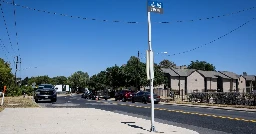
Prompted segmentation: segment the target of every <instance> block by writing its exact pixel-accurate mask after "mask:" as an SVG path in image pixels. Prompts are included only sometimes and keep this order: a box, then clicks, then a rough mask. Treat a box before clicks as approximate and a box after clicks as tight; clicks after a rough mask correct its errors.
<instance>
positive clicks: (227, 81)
mask: <svg viewBox="0 0 256 134" xmlns="http://www.w3.org/2000/svg"><path fill="white" fill-rule="evenodd" d="M223 92H230V79H225V78H223Z"/></svg>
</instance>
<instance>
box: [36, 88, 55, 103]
mask: <svg viewBox="0 0 256 134" xmlns="http://www.w3.org/2000/svg"><path fill="white" fill-rule="evenodd" d="M34 99H35V102H38V100H46V99H50V100H51V101H52V102H56V101H57V93H56V90H55V89H54V86H53V85H51V84H41V85H39V86H38V89H36V90H35V93H34Z"/></svg>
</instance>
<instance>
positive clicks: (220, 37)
mask: <svg viewBox="0 0 256 134" xmlns="http://www.w3.org/2000/svg"><path fill="white" fill-rule="evenodd" d="M254 19H255V18H252V19H251V20H249V21H246V22H245V23H243V24H242V25H240V26H238V27H237V28H235V29H233V30H231V31H229V32H228V33H226V34H224V35H222V36H219V37H218V38H216V39H214V40H212V41H210V42H208V43H205V44H203V45H201V46H198V47H195V48H193V49H190V50H187V51H183V52H179V53H174V54H171V55H168V56H175V55H180V54H184V53H188V52H191V51H195V50H197V49H199V48H202V47H204V46H207V45H210V44H212V43H214V42H216V41H217V40H220V39H222V38H224V37H226V36H228V35H230V34H231V33H233V32H235V31H237V30H238V29H240V28H241V27H243V26H245V25H246V24H248V23H250V22H251V21H253V20H254Z"/></svg>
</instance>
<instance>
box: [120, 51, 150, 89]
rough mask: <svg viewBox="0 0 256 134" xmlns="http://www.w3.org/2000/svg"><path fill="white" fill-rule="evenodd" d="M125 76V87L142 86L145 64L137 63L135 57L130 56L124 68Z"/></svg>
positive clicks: (137, 60)
mask: <svg viewBox="0 0 256 134" xmlns="http://www.w3.org/2000/svg"><path fill="white" fill-rule="evenodd" d="M123 72H124V74H125V83H126V84H125V86H126V87H131V86H133V87H136V86H138V85H141V86H142V85H143V84H145V82H144V81H143V80H145V79H144V77H145V76H146V66H145V63H142V62H140V61H139V59H138V58H137V57H135V56H131V57H130V59H129V60H128V61H127V64H126V65H125V66H124V71H123Z"/></svg>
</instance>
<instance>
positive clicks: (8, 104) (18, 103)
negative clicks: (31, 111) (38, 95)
mask: <svg viewBox="0 0 256 134" xmlns="http://www.w3.org/2000/svg"><path fill="white" fill-rule="evenodd" d="M1 102H2V97H1V99H0V103H1ZM31 107H39V106H38V105H37V104H36V103H35V102H34V101H33V99H32V97H30V96H26V97H25V98H23V96H20V97H4V104H3V106H0V112H1V111H3V110H4V109H5V108H31Z"/></svg>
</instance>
